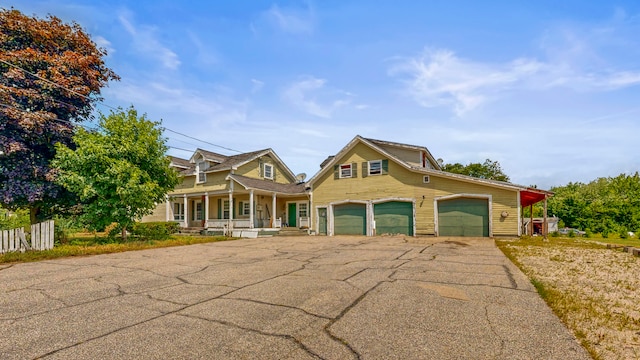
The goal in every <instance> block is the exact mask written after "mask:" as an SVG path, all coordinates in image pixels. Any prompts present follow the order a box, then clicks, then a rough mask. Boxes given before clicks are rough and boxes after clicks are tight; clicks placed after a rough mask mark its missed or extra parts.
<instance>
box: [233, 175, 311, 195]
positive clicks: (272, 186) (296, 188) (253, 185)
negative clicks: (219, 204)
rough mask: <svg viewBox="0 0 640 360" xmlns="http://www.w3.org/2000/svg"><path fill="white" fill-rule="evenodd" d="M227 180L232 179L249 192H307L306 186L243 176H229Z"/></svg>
mask: <svg viewBox="0 0 640 360" xmlns="http://www.w3.org/2000/svg"><path fill="white" fill-rule="evenodd" d="M226 179H227V180H229V179H231V180H234V181H235V182H237V183H238V184H240V185H242V186H243V187H244V188H245V189H247V190H251V189H254V190H265V191H270V192H275V193H280V194H304V192H305V184H304V183H298V184H280V183H277V182H273V181H269V180H262V179H254V178H250V177H246V176H242V175H236V174H229V175H228V176H227V178H226Z"/></svg>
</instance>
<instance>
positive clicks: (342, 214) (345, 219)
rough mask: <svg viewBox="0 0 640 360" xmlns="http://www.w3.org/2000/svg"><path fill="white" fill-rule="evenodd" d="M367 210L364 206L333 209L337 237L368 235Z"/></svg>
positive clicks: (354, 205) (353, 205) (355, 205)
mask: <svg viewBox="0 0 640 360" xmlns="http://www.w3.org/2000/svg"><path fill="white" fill-rule="evenodd" d="M366 219H367V208H366V207H365V205H364V204H344V205H336V206H334V207H333V230H334V231H333V232H334V233H335V234H336V235H366V234H367V220H366Z"/></svg>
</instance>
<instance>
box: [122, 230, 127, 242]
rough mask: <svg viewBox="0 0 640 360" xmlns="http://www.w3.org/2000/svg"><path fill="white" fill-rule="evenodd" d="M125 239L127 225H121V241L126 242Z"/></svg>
mask: <svg viewBox="0 0 640 360" xmlns="http://www.w3.org/2000/svg"><path fill="white" fill-rule="evenodd" d="M126 241H127V227H126V226H123V227H122V242H126Z"/></svg>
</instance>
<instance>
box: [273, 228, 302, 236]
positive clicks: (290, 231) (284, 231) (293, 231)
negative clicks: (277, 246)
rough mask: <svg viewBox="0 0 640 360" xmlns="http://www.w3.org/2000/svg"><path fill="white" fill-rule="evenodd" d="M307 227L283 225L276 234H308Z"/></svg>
mask: <svg viewBox="0 0 640 360" xmlns="http://www.w3.org/2000/svg"><path fill="white" fill-rule="evenodd" d="M307 230H308V229H299V228H295V227H283V228H281V229H280V231H279V232H278V235H277V236H307V235H309V233H308V231H307Z"/></svg>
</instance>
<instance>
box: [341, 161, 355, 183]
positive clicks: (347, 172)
mask: <svg viewBox="0 0 640 360" xmlns="http://www.w3.org/2000/svg"><path fill="white" fill-rule="evenodd" d="M351 170H352V167H351V164H342V165H340V178H341V179H344V178H350V177H351Z"/></svg>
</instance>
